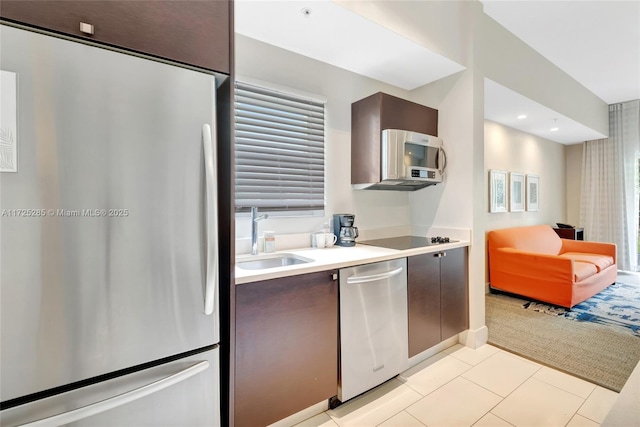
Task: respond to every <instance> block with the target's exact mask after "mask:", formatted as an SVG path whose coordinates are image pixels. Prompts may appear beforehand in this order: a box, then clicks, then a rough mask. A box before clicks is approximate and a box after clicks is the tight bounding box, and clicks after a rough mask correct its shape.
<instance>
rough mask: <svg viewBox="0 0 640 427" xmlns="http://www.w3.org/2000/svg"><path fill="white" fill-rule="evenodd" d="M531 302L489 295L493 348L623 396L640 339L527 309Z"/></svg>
mask: <svg viewBox="0 0 640 427" xmlns="http://www.w3.org/2000/svg"><path fill="white" fill-rule="evenodd" d="M526 303H527V300H524V299H519V298H515V297H512V296H508V295H502V294H487V295H486V323H487V327H488V329H489V343H490V344H492V345H495V346H496V347H500V348H503V349H505V350H508V351H511V352H513V353H516V354H519V355H521V356H523V357H526V358H528V359H531V360H534V361H536V362H538V363H541V364H543V365H546V366H549V367H552V368H555V369H558V370H560V371H564V372H566V373H568V374H571V375H573V376H576V377H579V378H583V379H585V380H587V381H589V382H592V383H594V384H598V385H600V386H602V387H605V388H608V389H610V390H613V391H616V392H619V391H620V390H621V389H622V387H623V386H624V384H625V382H626V380H627V378H629V375H630V374H631V372H632V371H633V369H634V368H635V366H636V364H637V363H638V361H639V360H640V339H638V337H637V336H634V335H632V334H629V333H627V332H625V331H619V330H617V329H616V328H613V327H609V326H604V325H601V324H596V323H590V322H575V321H572V320H569V319H566V318H564V317H562V316H549V315H548V314H544V313H539V312H536V311H532V310H525V309H523V305H524V304H526Z"/></svg>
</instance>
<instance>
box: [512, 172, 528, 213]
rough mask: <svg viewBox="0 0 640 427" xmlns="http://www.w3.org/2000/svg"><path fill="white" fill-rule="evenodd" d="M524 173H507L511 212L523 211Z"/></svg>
mask: <svg viewBox="0 0 640 427" xmlns="http://www.w3.org/2000/svg"><path fill="white" fill-rule="evenodd" d="M524 195H525V185H524V174H522V173H518V172H510V173H509V210H510V211H511V212H523V211H524Z"/></svg>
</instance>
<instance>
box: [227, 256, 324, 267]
mask: <svg viewBox="0 0 640 427" xmlns="http://www.w3.org/2000/svg"><path fill="white" fill-rule="evenodd" d="M308 262H313V260H312V259H311V258H305V257H302V256H298V255H294V254H274V255H264V256H260V257H255V258H249V259H242V260H239V261H236V266H238V268H243V269H245V270H264V269H266V268H277V267H286V266H289V265H297V264H306V263H308Z"/></svg>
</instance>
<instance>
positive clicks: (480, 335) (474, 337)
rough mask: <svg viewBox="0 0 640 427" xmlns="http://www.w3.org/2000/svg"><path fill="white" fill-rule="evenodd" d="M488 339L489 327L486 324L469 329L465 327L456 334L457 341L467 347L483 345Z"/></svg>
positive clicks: (474, 347)
mask: <svg viewBox="0 0 640 427" xmlns="http://www.w3.org/2000/svg"><path fill="white" fill-rule="evenodd" d="M488 341H489V329H487V326H486V325H485V326H482V327H481V328H478V329H475V330H471V329H467V330H466V331H464V332H462V333H461V334H460V335H458V342H459V343H460V344H462V345H464V346H466V347H469V348H473V349H476V348H479V347H482V346H483V345H485V344H486V343H487V342H488Z"/></svg>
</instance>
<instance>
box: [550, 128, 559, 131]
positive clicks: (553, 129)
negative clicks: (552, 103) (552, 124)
mask: <svg viewBox="0 0 640 427" xmlns="http://www.w3.org/2000/svg"><path fill="white" fill-rule="evenodd" d="M558 129H559V128H551V129H549V130H550V131H551V132H556V131H558Z"/></svg>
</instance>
